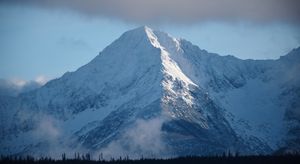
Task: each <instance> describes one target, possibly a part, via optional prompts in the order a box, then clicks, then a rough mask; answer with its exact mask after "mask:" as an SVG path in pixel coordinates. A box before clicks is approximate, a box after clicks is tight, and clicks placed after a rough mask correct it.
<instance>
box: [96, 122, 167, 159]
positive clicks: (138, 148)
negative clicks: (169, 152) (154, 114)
mask: <svg viewBox="0 0 300 164" xmlns="http://www.w3.org/2000/svg"><path fill="white" fill-rule="evenodd" d="M163 122H164V120H163V118H153V119H151V120H141V119H139V120H137V121H136V122H135V123H134V125H133V127H131V128H130V129H129V130H128V131H126V132H125V133H124V134H123V135H122V136H121V137H120V139H118V140H116V141H113V142H111V143H110V144H109V145H108V146H107V147H105V148H103V149H101V150H99V152H98V153H96V154H100V153H103V155H104V158H105V159H110V158H111V157H114V158H118V157H126V156H128V157H130V158H133V159H134V158H141V157H147V158H154V157H157V156H162V154H163V153H164V152H165V151H166V145H165V144H164V142H163V140H162V136H163V131H162V129H161V127H162V124H163Z"/></svg>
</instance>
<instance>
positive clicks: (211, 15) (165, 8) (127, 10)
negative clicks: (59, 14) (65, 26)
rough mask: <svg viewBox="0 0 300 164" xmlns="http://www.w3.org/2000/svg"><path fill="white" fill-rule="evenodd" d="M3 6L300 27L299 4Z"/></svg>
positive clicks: (62, 0)
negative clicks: (295, 25)
mask: <svg viewBox="0 0 300 164" xmlns="http://www.w3.org/2000/svg"><path fill="white" fill-rule="evenodd" d="M1 2H2V3H9V4H17V5H36V6H40V7H45V8H61V9H71V10H75V11H77V12H79V13H83V14H85V15H88V16H96V17H99V16H100V17H113V18H119V19H121V20H128V21H133V22H139V23H149V22H153V23H157V22H161V21H171V22H176V23H187V22H188V23H194V22H199V21H206V20H210V21H211V20H219V21H239V20H242V21H245V20H246V21H258V22H268V21H271V22H273V21H275V22H292V23H297V24H298V23H300V7H299V6H300V1H298V0H251V1H249V0H226V1H225V0H143V1H142V0H122V1H119V0H109V1H107V0H84V1H82V0H26V1H24V0H2V1H1Z"/></svg>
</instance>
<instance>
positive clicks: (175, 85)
mask: <svg viewBox="0 0 300 164" xmlns="http://www.w3.org/2000/svg"><path fill="white" fill-rule="evenodd" d="M299 60H300V48H298V49H295V50H293V51H292V52H291V53H289V54H288V55H286V56H283V57H281V58H280V59H278V60H241V59H237V58H235V57H233V56H219V55H217V54H212V53H208V52H207V51H205V50H201V49H199V48H198V47H197V46H195V45H192V44H191V43H190V42H188V41H186V40H180V39H176V38H173V37H171V36H169V35H168V34H166V33H163V32H159V31H154V30H152V29H150V28H148V27H140V28H137V29H134V30H131V31H128V32H126V33H124V34H123V35H122V36H121V37H120V38H119V39H117V40H116V41H114V42H113V43H112V44H111V45H109V46H108V47H106V48H105V49H104V50H103V51H102V52H101V53H100V54H99V55H98V56H97V57H95V58H94V59H93V60H92V61H91V62H90V63H88V64H86V65H84V66H82V67H81V68H79V69H78V70H76V71H75V72H68V73H65V74H64V75H63V76H62V77H61V78H58V79H55V80H52V81H50V82H48V83H47V84H45V85H44V86H43V87H41V88H39V89H36V90H33V91H31V92H26V93H23V94H20V95H19V96H18V97H17V98H14V99H13V100H9V101H8V100H4V99H1V100H0V102H1V103H0V104H4V105H1V106H0V108H1V109H0V110H1V112H2V115H1V125H2V126H1V141H0V144H1V145H2V146H1V149H0V153H1V154H33V155H36V156H39V155H52V156H59V155H60V154H61V153H63V152H69V153H71V154H72V153H74V152H91V153H92V154H100V153H103V154H104V155H105V156H106V157H109V156H126V155H129V156H131V157H140V156H144V157H169V156H182V155H215V154H222V153H223V152H228V151H230V152H239V153H242V154H269V153H273V152H275V151H277V150H279V149H280V150H282V149H284V151H290V150H293V151H294V150H296V151H299V149H300V147H299V146H300V142H299V141H300V139H299V138H300V133H299V130H298V129H299V125H300V124H299V118H300V117H299V111H300V109H299V108H300V106H299V102H300V101H299V100H300V94H299V93H300V92H299V90H300V89H299V87H300V83H299V76H297V75H298V74H299V73H298V70H299ZM8 110H9V111H10V112H7V111H8Z"/></svg>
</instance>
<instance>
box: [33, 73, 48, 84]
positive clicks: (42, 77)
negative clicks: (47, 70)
mask: <svg viewBox="0 0 300 164" xmlns="http://www.w3.org/2000/svg"><path fill="white" fill-rule="evenodd" d="M34 81H35V82H36V83H38V84H39V85H41V86H42V85H45V84H46V83H47V82H48V81H49V78H48V77H46V76H45V75H39V76H37V77H36V78H35V80H34Z"/></svg>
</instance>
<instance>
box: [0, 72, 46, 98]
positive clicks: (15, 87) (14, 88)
mask: <svg viewBox="0 0 300 164" xmlns="http://www.w3.org/2000/svg"><path fill="white" fill-rule="evenodd" d="M49 80H50V79H49V78H48V77H46V76H44V75H39V76H37V77H36V78H35V80H31V81H26V80H23V79H20V78H11V79H0V96H14V97H15V96H18V95H19V94H20V93H24V92H28V91H32V90H34V89H37V88H39V87H41V86H43V85H45V84H46V83H47V82H48V81H49Z"/></svg>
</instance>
